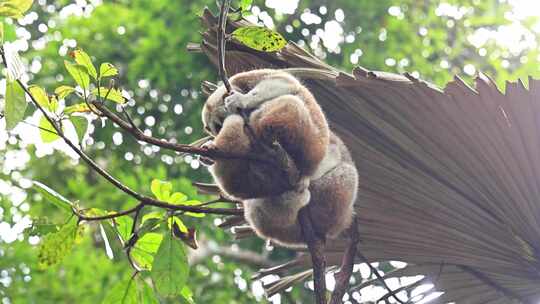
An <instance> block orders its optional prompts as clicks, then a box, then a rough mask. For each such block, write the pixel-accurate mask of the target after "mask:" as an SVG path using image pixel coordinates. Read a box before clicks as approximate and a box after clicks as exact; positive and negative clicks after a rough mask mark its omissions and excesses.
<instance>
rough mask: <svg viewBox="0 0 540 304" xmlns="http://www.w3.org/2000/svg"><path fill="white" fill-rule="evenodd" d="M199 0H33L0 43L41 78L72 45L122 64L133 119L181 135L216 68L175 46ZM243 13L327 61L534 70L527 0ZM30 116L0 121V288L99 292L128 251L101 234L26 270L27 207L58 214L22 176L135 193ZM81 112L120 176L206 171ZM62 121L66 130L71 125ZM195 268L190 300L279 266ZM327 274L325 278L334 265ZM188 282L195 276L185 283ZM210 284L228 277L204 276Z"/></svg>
mask: <svg viewBox="0 0 540 304" xmlns="http://www.w3.org/2000/svg"><path fill="white" fill-rule="evenodd" d="M150 2H152V4H150ZM420 2H422V3H420ZM205 5H208V6H209V7H211V8H212V9H213V10H214V11H215V4H214V3H213V2H212V1H188V0H182V1H127V0H126V1H114V2H109V1H105V2H102V1H84V0H81V1H46V0H39V1H36V3H35V4H34V7H33V8H32V10H31V11H30V12H29V13H27V14H26V15H25V16H24V17H23V18H21V19H19V20H10V19H8V20H6V23H8V24H12V26H11V27H9V30H10V31H11V33H10V35H11V37H12V39H11V40H10V42H6V45H5V47H6V48H7V49H9V50H10V51H13V52H18V53H19V54H20V56H21V57H22V59H23V62H24V65H25V69H26V73H25V75H24V77H23V79H24V80H25V81H32V82H37V83H39V84H40V85H43V86H46V87H50V88H53V87H54V86H55V85H56V84H62V83H65V82H66V81H67V79H65V78H64V76H65V75H66V74H65V72H64V71H63V70H62V64H61V62H62V60H63V57H65V56H66V55H67V54H68V52H69V51H70V50H72V49H74V48H76V47H82V48H84V49H85V50H86V51H87V52H88V53H90V54H91V55H93V56H95V57H96V58H99V60H100V61H111V62H113V63H115V64H116V65H118V66H119V67H120V70H121V75H122V76H121V78H120V82H121V86H122V87H123V88H124V90H125V94H128V95H129V96H130V97H131V99H130V101H129V102H130V106H131V107H132V108H131V109H132V112H133V113H134V114H136V116H137V117H136V123H137V124H139V125H140V126H141V128H142V129H143V130H144V132H146V133H147V134H153V135H156V136H159V137H165V138H169V139H170V138H174V139H175V140H176V141H178V142H184V143H189V142H191V141H193V140H194V139H196V138H198V137H200V136H201V130H200V129H201V126H200V122H199V114H198V112H199V111H200V105H201V103H202V102H203V97H202V95H201V92H200V90H199V85H200V82H201V81H202V80H205V79H209V80H212V81H216V79H217V77H216V73H215V71H214V69H213V68H212V67H211V65H210V64H209V63H208V62H207V61H206V59H205V58H204V56H202V55H198V54H190V53H187V52H186V51H185V46H186V45H187V43H188V42H190V41H199V40H200V38H199V34H198V32H199V31H200V30H202V27H201V26H199V23H198V21H197V14H200V12H201V11H202V8H203V7H204V6H205ZM251 13H252V14H251V15H249V16H247V17H246V18H247V19H248V20H250V21H252V22H255V23H259V24H262V25H265V26H267V27H270V28H274V29H276V30H278V31H280V32H281V33H282V34H283V35H284V36H286V38H288V39H290V40H292V41H294V42H296V43H297V44H299V45H300V46H302V47H305V48H306V49H308V50H310V51H311V52H313V53H314V54H315V55H316V56H318V57H320V58H321V59H324V60H326V61H327V62H328V63H329V64H331V65H334V66H336V67H339V68H342V69H343V70H347V71H349V70H350V69H351V68H352V67H354V66H356V65H363V66H366V67H367V68H370V69H377V70H385V71H390V72H395V73H402V72H405V71H408V72H411V74H412V75H413V76H416V77H421V78H424V79H426V80H428V81H432V82H434V83H436V84H437V85H439V86H443V85H444V84H445V83H446V82H448V81H450V80H451V79H452V77H453V75H454V74H459V75H461V76H463V77H464V78H465V79H466V80H467V81H471V80H472V78H473V77H474V76H475V75H477V73H478V72H479V71H483V72H485V73H486V74H488V75H490V76H492V77H493V78H494V79H495V80H496V81H497V83H498V84H499V85H500V86H501V88H503V87H504V80H505V79H509V80H516V79H518V78H523V79H524V80H525V81H526V79H525V77H526V76H527V75H533V76H535V77H540V65H539V64H538V62H540V52H539V50H540V46H539V42H540V40H539V37H540V22H539V18H540V1H538V0H507V1H505V0H498V1H497V0H490V1H488V0H470V1H465V0H462V1H457V0H456V1H448V2H445V1H412V0H409V1H371V0H366V1H360V0H344V1H321V0H313V1H298V0H296V1H295V0H267V1H265V2H263V1H254V5H253V6H252V8H251ZM6 36H8V35H6ZM5 85H6V83H5V80H1V81H0V92H4V91H5ZM2 94H3V93H2ZM2 107H3V103H0V109H2ZM40 117H41V115H40V114H39V113H29V117H28V118H27V119H26V120H25V122H23V123H20V124H19V125H18V126H17V127H16V128H15V129H14V130H12V131H10V132H7V131H6V130H5V120H4V119H0V298H1V299H2V303H3V304H7V303H60V302H66V303H74V302H77V303H79V302H80V303H86V302H88V303H90V302H92V303H93V302H95V301H100V299H101V296H102V294H103V290H105V289H106V288H108V286H110V285H111V284H113V283H114V281H115V280H117V279H118V277H120V276H122V274H123V272H125V268H127V266H126V265H127V264H126V262H125V261H124V260H123V259H125V258H124V257H123V256H121V255H118V256H116V257H115V258H114V259H113V260H108V258H107V257H106V256H105V254H104V252H103V249H102V246H101V245H100V244H101V242H102V240H100V238H99V236H98V237H94V238H93V241H91V242H87V243H88V244H85V245H84V247H83V248H86V249H88V250H83V249H79V250H77V249H76V250H75V252H74V253H73V254H72V256H71V257H70V258H69V261H68V262H67V263H66V265H65V268H63V267H62V266H59V267H57V268H56V269H52V270H48V271H41V270H37V269H36V268H35V255H36V252H35V246H36V245H37V244H39V241H40V238H39V237H38V236H36V235H33V234H31V233H29V232H28V228H30V227H31V226H32V223H33V222H34V221H36V220H37V219H39V220H43V218H45V217H46V218H47V220H50V221H56V222H58V221H61V220H62V219H59V218H58V217H57V215H56V213H55V210H54V208H53V207H50V206H48V205H46V204H45V203H44V202H43V201H42V200H41V198H40V196H39V195H36V194H35V192H33V191H32V190H31V189H30V188H31V186H32V183H31V180H40V181H47V183H49V184H52V186H54V187H55V189H58V190H62V191H63V192H64V193H63V194H65V195H66V196H69V197H70V198H72V199H73V200H80V202H81V203H82V204H84V205H86V206H87V207H91V206H109V208H111V209H121V208H122V207H123V206H126V205H129V203H132V202H130V201H126V200H125V198H123V197H122V196H121V194H119V193H115V191H114V189H111V188H109V187H108V186H107V185H106V184H105V183H104V182H103V181H101V180H99V178H97V177H96V176H95V175H94V174H92V173H91V172H88V170H87V169H86V168H84V167H83V166H80V165H78V160H77V156H76V155H75V154H74V153H73V152H72V151H71V150H70V149H69V148H68V147H67V146H66V145H65V144H64V143H63V142H62V141H60V140H58V141H55V142H52V143H43V142H42V141H41V139H40V137H39V131H38V129H37V128H36V127H35V126H36V125H37V124H38V122H39V119H40ZM89 119H91V120H92V122H93V124H92V125H91V127H90V129H89V130H88V132H87V134H86V137H85V140H84V143H83V147H84V148H85V149H86V151H88V152H89V153H90V154H91V155H93V156H94V157H95V158H96V159H97V160H98V162H100V164H102V165H103V166H105V167H107V168H108V169H109V170H110V171H112V172H113V173H114V174H115V175H117V176H119V177H121V178H123V179H124V180H125V181H126V183H128V184H129V185H130V186H133V187H139V188H140V189H141V190H142V191H148V187H147V185H148V180H150V179H151V178H154V177H160V178H163V179H175V180H177V186H178V187H183V188H185V191H186V192H193V189H192V188H189V180H191V179H195V180H208V175H207V174H206V173H205V170H204V169H203V168H202V167H200V164H199V162H198V160H197V159H196V158H193V157H191V156H186V157H180V156H178V155H175V154H173V153H170V152H166V151H160V149H159V148H158V147H155V146H150V145H142V146H139V145H138V144H137V143H136V142H134V141H133V140H131V139H128V138H125V136H123V135H122V133H120V132H119V131H118V130H116V129H115V128H114V127H113V126H111V125H110V123H108V122H104V121H101V120H98V119H95V117H89ZM66 132H67V133H68V135H69V136H72V137H76V134H75V131H74V130H73V129H72V128H70V126H68V127H67V130H66ZM111 206H112V207H111ZM204 222H205V224H204V226H203V227H202V228H201V230H202V237H201V239H202V243H203V244H207V245H206V246H207V247H208V248H220V246H230V245H231V244H232V241H231V239H230V236H229V235H228V234H227V233H224V232H222V231H218V230H217V229H216V228H215V226H214V224H215V223H219V219H206V220H204ZM193 224H194V225H195V226H197V227H199V226H200V225H203V224H201V223H200V222H194V223H193ZM89 233H91V232H89ZM232 248H233V249H234V250H243V249H248V250H251V251H254V252H258V253H260V254H261V255H262V256H264V257H265V258H267V259H269V260H280V259H283V258H286V257H289V255H290V253H288V252H286V251H285V250H278V249H274V248H267V247H265V246H264V244H263V242H262V241H242V242H240V243H238V245H234V246H233V247H232ZM82 261H84V262H85V263H88V264H89V265H94V266H96V265H104V263H105V264H106V265H107V266H99V267H100V268H96V269H97V270H96V272H97V273H91V275H94V276H95V280H93V279H91V278H81V276H83V275H84V274H85V271H86V274H87V275H88V274H90V273H89V272H88V270H84V269H82V268H80V267H79V268H77V267H78V266H77V265H79V264H80V263H81V262H82ZM387 264H388V263H387ZM377 266H379V267H380V269H381V271H388V270H389V269H393V268H399V267H403V263H400V262H391V263H389V264H388V265H377ZM68 267H72V268H75V269H77V270H73V269H72V268H68ZM96 267H97V266H96ZM70 269H71V270H70ZM194 269H195V270H194V271H193V273H194V274H193V282H192V283H193V284H194V285H193V289H195V299H196V300H197V299H200V300H199V301H198V302H199V303H234V302H236V303H248V302H250V301H254V300H256V301H265V300H264V292H263V289H262V283H269V282H271V281H272V280H275V279H276V278H275V277H266V278H264V279H263V280H262V282H261V281H255V282H253V281H252V280H250V278H249V277H250V275H251V273H252V272H253V270H256V269H257V268H256V267H255V268H253V267H249V266H245V265H241V263H240V262H237V261H234V259H232V260H231V259H230V258H229V259H228V258H227V257H222V256H220V254H219V251H216V253H213V254H210V255H209V256H208V257H207V258H206V259H204V260H203V261H199V263H198V264H197V265H194ZM77 271H78V272H77ZM111 274H112V275H111ZM355 274H356V276H355V277H354V278H353V280H355V281H356V283H359V282H360V280H361V279H362V278H364V279H365V278H367V277H369V276H370V273H369V269H368V267H367V266H366V265H357V266H356V267H355ZM79 278H80V279H79ZM327 279H328V282H329V283H328V285H329V287H330V288H332V286H333V284H334V282H333V277H332V275H331V274H329V275H328V278H327ZM417 279H418V278H404V279H397V278H395V279H389V280H387V281H388V282H387V283H388V285H389V286H390V287H391V288H392V289H395V288H398V287H399V286H401V285H402V284H407V282H412V281H415V280H417ZM70 280H74V281H79V283H77V284H79V285H73V286H66V285H65V284H66V282H67V284H68V285H69V284H74V283H72V281H70ZM55 282H56V283H55ZM62 282H63V283H62ZM197 284H199V286H200V288H196V287H195V286H197ZM216 286H229V287H230V288H229V289H228V288H223V287H220V288H222V289H223V290H215V289H212V288H216ZM190 287H191V286H190ZM305 287H306V288H304V287H302V286H300V287H299V288H295V289H293V290H292V291H291V290H289V292H288V293H287V294H286V295H276V296H274V297H272V299H271V300H272V302H273V303H292V302H294V301H302V300H303V299H304V301H305V299H309V297H310V294H309V291H308V289H310V288H312V283H308V284H307V285H306V286H305ZM429 287H430V286H420V287H419V288H418V290H415V292H413V294H410V295H407V294H401V295H400V296H401V297H402V299H407V298H408V299H414V301H416V300H418V301H417V303H424V302H427V301H428V300H429V298H424V299H421V297H416V298H415V293H417V294H420V293H421V289H422V288H429ZM84 288H86V289H85V290H84V291H82V289H84ZM384 293H386V291H385V290H384V289H383V288H382V287H367V288H364V289H362V290H360V291H358V292H354V293H352V294H351V295H347V296H346V299H347V301H348V303H359V302H360V301H361V302H362V303H364V302H368V301H375V300H377V299H378V298H380V297H381V296H382V295H384ZM435 296H436V294H434V295H433V297H435ZM75 300H76V301H75ZM353 301H355V302H353ZM390 301H391V302H392V301H393V299H390ZM299 303H300V302H299Z"/></svg>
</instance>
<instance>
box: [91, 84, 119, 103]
mask: <svg viewBox="0 0 540 304" xmlns="http://www.w3.org/2000/svg"><path fill="white" fill-rule="evenodd" d="M92 94H94V95H97V96H99V97H102V98H105V99H108V100H111V101H114V102H117V103H120V104H122V103H125V102H126V99H125V98H124V96H122V92H121V91H120V90H118V89H115V88H106V87H100V88H99V91H98V89H97V88H95V89H93V90H92Z"/></svg>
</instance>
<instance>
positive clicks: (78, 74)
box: [64, 60, 90, 90]
mask: <svg viewBox="0 0 540 304" xmlns="http://www.w3.org/2000/svg"><path fill="white" fill-rule="evenodd" d="M64 65H65V66H66V70H67V71H68V73H69V74H70V75H71V77H73V80H75V82H76V83H77V84H78V85H79V86H80V87H81V88H83V89H84V90H86V89H88V87H89V86H90V76H89V75H88V70H87V69H86V67H85V66H83V65H80V64H73V63H71V62H69V61H67V60H64Z"/></svg>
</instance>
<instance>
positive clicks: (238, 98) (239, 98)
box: [224, 91, 247, 113]
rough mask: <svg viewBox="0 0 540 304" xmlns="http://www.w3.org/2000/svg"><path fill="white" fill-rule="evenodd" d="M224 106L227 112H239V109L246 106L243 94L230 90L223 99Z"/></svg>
mask: <svg viewBox="0 0 540 304" xmlns="http://www.w3.org/2000/svg"><path fill="white" fill-rule="evenodd" d="M224 101H225V108H226V109H227V111H228V112H229V113H239V112H240V110H242V109H245V108H247V103H246V98H245V95H244V94H242V93H240V92H237V91H232V92H231V94H230V95H229V96H227V97H225V99H224Z"/></svg>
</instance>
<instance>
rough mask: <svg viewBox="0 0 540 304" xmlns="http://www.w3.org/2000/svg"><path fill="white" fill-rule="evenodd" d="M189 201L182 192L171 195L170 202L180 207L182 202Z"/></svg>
mask: <svg viewBox="0 0 540 304" xmlns="http://www.w3.org/2000/svg"><path fill="white" fill-rule="evenodd" d="M186 200H187V196H186V195H185V194H184V193H181V192H175V193H173V194H172V195H171V197H170V198H169V200H168V202H169V203H171V204H175V205H178V204H180V203H182V202H185V201H186Z"/></svg>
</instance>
